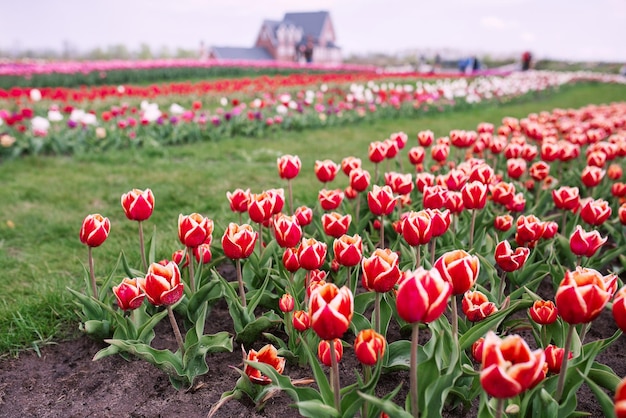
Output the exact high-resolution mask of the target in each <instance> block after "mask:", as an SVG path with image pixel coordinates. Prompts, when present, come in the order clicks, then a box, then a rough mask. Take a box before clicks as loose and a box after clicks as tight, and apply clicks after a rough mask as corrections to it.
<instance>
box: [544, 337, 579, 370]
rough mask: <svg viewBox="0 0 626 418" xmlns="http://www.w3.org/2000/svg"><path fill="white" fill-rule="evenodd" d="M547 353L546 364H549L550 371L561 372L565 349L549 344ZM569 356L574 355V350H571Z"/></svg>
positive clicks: (546, 349) (569, 357)
mask: <svg viewBox="0 0 626 418" xmlns="http://www.w3.org/2000/svg"><path fill="white" fill-rule="evenodd" d="M544 352H545V355H546V364H547V365H548V371H550V372H551V373H554V374H559V373H560V372H561V365H562V364H563V356H564V355H565V350H564V349H563V348H560V347H557V346H555V345H552V344H549V345H548V346H547V347H546V348H545V350H544ZM568 354H569V355H568V356H567V358H568V359H571V358H572V357H573V355H572V352H571V351H570V352H569V353H568Z"/></svg>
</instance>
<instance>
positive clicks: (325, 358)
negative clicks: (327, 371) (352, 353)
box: [317, 338, 343, 367]
mask: <svg viewBox="0 0 626 418" xmlns="http://www.w3.org/2000/svg"><path fill="white" fill-rule="evenodd" d="M332 343H333V345H334V346H335V359H336V360H337V363H339V362H340V361H341V358H342V357H343V345H342V344H341V340H340V339H339V338H335V339H334V340H333V341H332ZM317 358H318V359H319V360H320V361H321V362H322V364H323V365H324V366H326V367H330V366H331V364H332V359H331V358H330V341H327V340H321V341H320V343H319V344H318V345H317Z"/></svg>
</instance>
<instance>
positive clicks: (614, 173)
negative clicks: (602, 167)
mask: <svg viewBox="0 0 626 418" xmlns="http://www.w3.org/2000/svg"><path fill="white" fill-rule="evenodd" d="M623 174H624V172H623V170H622V167H621V166H620V165H619V164H611V165H610V166H609V168H608V170H607V171H606V175H607V177H608V178H610V179H611V180H619V179H621V178H622V175H623Z"/></svg>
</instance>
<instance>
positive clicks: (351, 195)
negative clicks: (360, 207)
mask: <svg viewBox="0 0 626 418" xmlns="http://www.w3.org/2000/svg"><path fill="white" fill-rule="evenodd" d="M343 195H344V196H345V197H346V199H349V200H354V199H356V198H357V197H358V196H359V192H357V191H356V190H355V189H353V188H352V186H347V187H346V188H345V189H343Z"/></svg>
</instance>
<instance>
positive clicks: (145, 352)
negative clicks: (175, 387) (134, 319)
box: [104, 339, 184, 378]
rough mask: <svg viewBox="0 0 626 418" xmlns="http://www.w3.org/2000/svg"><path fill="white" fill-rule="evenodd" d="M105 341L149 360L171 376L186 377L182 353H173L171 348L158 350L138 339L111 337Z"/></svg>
mask: <svg viewBox="0 0 626 418" xmlns="http://www.w3.org/2000/svg"><path fill="white" fill-rule="evenodd" d="M104 342H106V343H108V344H110V345H113V346H116V347H118V348H119V349H120V350H122V351H126V352H128V353H131V354H133V355H135V356H137V357H139V358H140V359H142V360H145V361H147V362H148V363H150V364H152V365H154V366H155V367H157V368H159V369H160V370H162V371H163V372H165V373H166V374H167V375H169V376H174V377H178V378H183V377H184V371H183V364H182V359H181V357H180V355H179V354H176V353H172V352H171V351H170V350H156V349H154V348H152V347H150V346H149V345H147V344H144V343H142V342H137V341H124V340H115V339H110V340H104Z"/></svg>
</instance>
